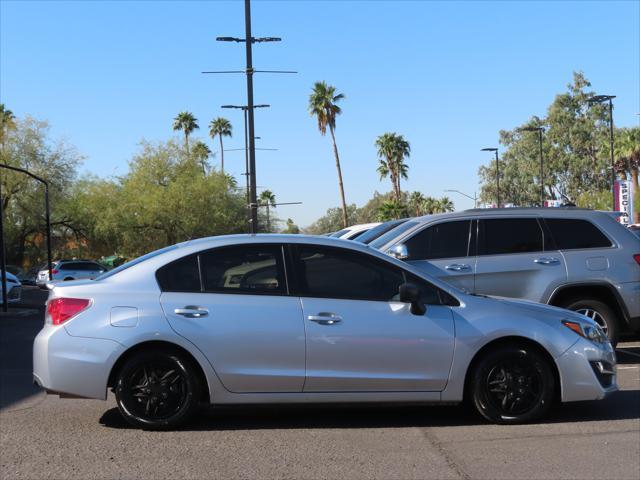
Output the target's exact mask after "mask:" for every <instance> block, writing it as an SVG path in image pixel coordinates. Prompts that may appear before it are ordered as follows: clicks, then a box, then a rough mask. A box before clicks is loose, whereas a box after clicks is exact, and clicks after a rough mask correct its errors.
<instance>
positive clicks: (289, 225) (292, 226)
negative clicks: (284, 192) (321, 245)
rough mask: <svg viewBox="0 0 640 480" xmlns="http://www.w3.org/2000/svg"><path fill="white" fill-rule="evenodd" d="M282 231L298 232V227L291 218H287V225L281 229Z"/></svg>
mask: <svg viewBox="0 0 640 480" xmlns="http://www.w3.org/2000/svg"><path fill="white" fill-rule="evenodd" d="M282 233H300V227H298V225H296V224H295V223H293V220H291V219H290V218H287V226H286V228H285V229H284V230H282Z"/></svg>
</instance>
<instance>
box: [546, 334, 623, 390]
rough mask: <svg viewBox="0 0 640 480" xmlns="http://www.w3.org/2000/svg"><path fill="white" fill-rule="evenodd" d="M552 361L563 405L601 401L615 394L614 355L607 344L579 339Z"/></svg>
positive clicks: (611, 348)
mask: <svg viewBox="0 0 640 480" xmlns="http://www.w3.org/2000/svg"><path fill="white" fill-rule="evenodd" d="M556 361H557V364H558V370H559V372H560V384H561V390H562V401H563V402H576V401H580V400H602V399H603V398H605V397H606V396H607V395H609V394H611V393H613V392H616V391H618V384H617V377H616V373H615V372H616V366H615V365H616V354H615V352H614V350H613V347H611V344H609V343H607V344H603V345H599V344H595V343H592V342H590V341H588V340H586V339H584V338H579V339H578V341H577V342H576V343H574V344H573V345H572V346H571V348H569V349H568V350H567V351H566V352H564V353H563V354H562V355H560V357H558V358H557V360H556Z"/></svg>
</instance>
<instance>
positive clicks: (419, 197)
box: [409, 192, 425, 217]
mask: <svg viewBox="0 0 640 480" xmlns="http://www.w3.org/2000/svg"><path fill="white" fill-rule="evenodd" d="M424 201H425V196H424V195H423V194H422V193H420V192H412V193H411V195H409V208H410V209H411V213H412V214H413V215H415V216H416V217H419V216H420V215H423V209H422V207H423V204H424Z"/></svg>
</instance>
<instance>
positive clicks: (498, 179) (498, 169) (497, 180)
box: [481, 148, 500, 208]
mask: <svg viewBox="0 0 640 480" xmlns="http://www.w3.org/2000/svg"><path fill="white" fill-rule="evenodd" d="M481 151H482V152H494V153H495V154H496V192H497V193H496V197H497V200H498V208H500V162H499V160H498V149H497V148H483V149H482V150H481Z"/></svg>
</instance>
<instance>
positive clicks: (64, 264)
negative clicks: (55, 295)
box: [36, 260, 107, 285]
mask: <svg viewBox="0 0 640 480" xmlns="http://www.w3.org/2000/svg"><path fill="white" fill-rule="evenodd" d="M106 271H107V269H106V267H104V266H103V265H100V264H99V263H97V262H93V261H91V260H59V261H57V262H54V263H53V264H52V271H51V273H52V274H53V279H50V278H49V270H48V269H47V266H46V265H45V266H44V268H42V269H41V270H40V271H39V272H38V276H37V278H36V284H38V285H44V284H45V283H47V282H49V281H50V280H64V281H67V280H80V279H85V278H88V279H90V280H93V279H94V278H96V277H97V276H98V275H101V274H103V273H104V272H106Z"/></svg>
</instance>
